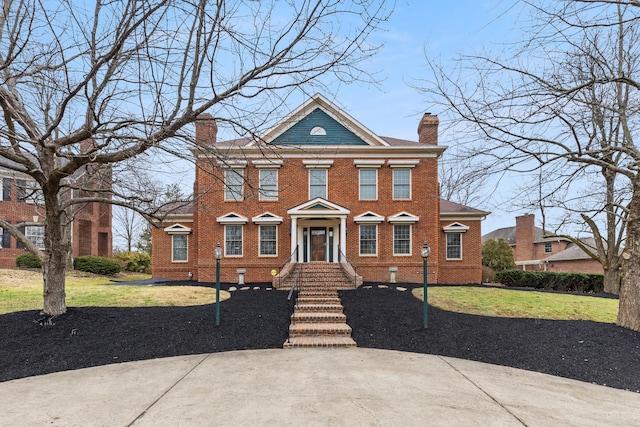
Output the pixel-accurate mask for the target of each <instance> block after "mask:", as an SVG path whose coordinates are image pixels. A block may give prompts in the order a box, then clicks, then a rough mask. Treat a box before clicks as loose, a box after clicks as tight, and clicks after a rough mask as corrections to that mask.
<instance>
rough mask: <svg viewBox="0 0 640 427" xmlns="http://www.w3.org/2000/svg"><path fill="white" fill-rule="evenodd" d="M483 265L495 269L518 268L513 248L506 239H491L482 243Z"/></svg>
mask: <svg viewBox="0 0 640 427" xmlns="http://www.w3.org/2000/svg"><path fill="white" fill-rule="evenodd" d="M482 265H486V266H487V267H491V268H492V269H493V270H494V271H502V270H507V269H511V268H516V263H515V262H514V260H513V249H511V246H510V245H509V243H508V242H507V241H506V240H504V239H498V240H495V239H489V240H487V241H486V242H484V244H483V245H482Z"/></svg>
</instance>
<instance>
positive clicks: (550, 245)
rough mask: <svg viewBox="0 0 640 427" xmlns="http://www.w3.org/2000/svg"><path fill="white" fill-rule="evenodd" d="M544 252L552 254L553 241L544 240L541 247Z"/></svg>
mask: <svg viewBox="0 0 640 427" xmlns="http://www.w3.org/2000/svg"><path fill="white" fill-rule="evenodd" d="M547 245H549V250H548V251H547ZM543 250H544V253H545V254H552V253H553V243H551V242H544V247H543Z"/></svg>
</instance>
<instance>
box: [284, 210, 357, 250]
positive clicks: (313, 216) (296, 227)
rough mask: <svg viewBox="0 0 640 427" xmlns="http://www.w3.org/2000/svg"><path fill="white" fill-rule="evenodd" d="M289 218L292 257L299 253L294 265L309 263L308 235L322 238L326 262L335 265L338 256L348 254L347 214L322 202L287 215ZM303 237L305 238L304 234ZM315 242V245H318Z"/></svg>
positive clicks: (310, 246)
mask: <svg viewBox="0 0 640 427" xmlns="http://www.w3.org/2000/svg"><path fill="white" fill-rule="evenodd" d="M287 214H288V215H289V218H291V253H292V254H293V252H294V251H295V250H296V248H297V249H298V251H297V256H296V259H295V260H294V261H295V262H309V261H311V259H312V251H313V247H312V238H311V231H312V230H317V231H316V232H317V233H318V234H322V231H321V230H322V229H324V230H325V231H324V235H325V244H326V248H325V260H326V261H328V262H338V261H339V259H340V258H339V253H340V252H342V253H343V254H346V252H347V246H346V242H347V217H348V216H349V214H350V211H349V210H348V209H346V208H344V207H342V206H340V205H337V204H335V203H332V202H329V201H328V200H325V199H322V198H316V199H312V200H309V201H307V202H305V203H303V204H301V205H298V206H296V207H294V208H292V209H289V210H288V211H287ZM305 233H306V234H305ZM319 241H320V240H319V239H316V242H319Z"/></svg>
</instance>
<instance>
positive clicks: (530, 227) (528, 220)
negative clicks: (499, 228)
mask: <svg viewBox="0 0 640 427" xmlns="http://www.w3.org/2000/svg"><path fill="white" fill-rule="evenodd" d="M535 221H536V216H535V215H534V214H527V215H522V216H517V217H516V248H515V251H514V252H513V257H514V259H515V261H530V260H533V259H534V257H535V252H534V247H533V239H534V236H535Z"/></svg>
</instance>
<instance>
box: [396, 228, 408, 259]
mask: <svg viewBox="0 0 640 427" xmlns="http://www.w3.org/2000/svg"><path fill="white" fill-rule="evenodd" d="M393 254H394V255H411V224H396V225H394V226H393Z"/></svg>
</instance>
